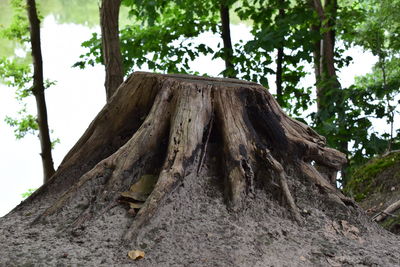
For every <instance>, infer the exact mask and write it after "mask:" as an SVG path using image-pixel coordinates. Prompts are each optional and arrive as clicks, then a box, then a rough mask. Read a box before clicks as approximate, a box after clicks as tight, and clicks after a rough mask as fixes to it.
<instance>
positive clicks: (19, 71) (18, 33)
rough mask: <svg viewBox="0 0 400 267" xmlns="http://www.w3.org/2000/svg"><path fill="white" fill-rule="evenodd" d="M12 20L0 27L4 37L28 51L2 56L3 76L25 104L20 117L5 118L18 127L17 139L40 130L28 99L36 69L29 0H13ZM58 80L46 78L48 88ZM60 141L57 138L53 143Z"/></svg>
mask: <svg viewBox="0 0 400 267" xmlns="http://www.w3.org/2000/svg"><path fill="white" fill-rule="evenodd" d="M11 5H12V9H13V13H14V14H13V17H12V22H11V23H10V25H9V26H8V27H2V28H0V38H1V39H8V40H13V41H15V42H17V43H18V44H19V45H20V48H22V50H23V51H24V54H25V55H24V56H23V57H16V56H13V57H9V58H7V57H2V58H0V79H1V82H2V83H4V84H5V85H7V86H8V87H11V88H14V89H15V98H16V99H17V101H18V102H19V104H20V105H21V109H20V110H19V111H18V115H17V117H16V118H12V117H10V116H6V118H5V122H6V123H7V124H8V125H10V126H11V127H13V128H14V134H15V137H16V138H17V139H21V138H23V137H24V136H26V135H27V134H37V132H38V130H39V126H38V122H37V117H36V116H35V115H31V114H29V112H28V111H27V105H26V103H25V100H26V99H27V98H29V97H32V83H33V69H32V62H31V60H32V59H31V57H30V56H29V55H28V53H29V43H30V37H29V22H28V18H27V12H26V3H25V1H23V0H12V1H11ZM54 84H55V81H50V80H46V81H45V84H44V86H45V88H46V89H47V88H48V87H50V86H52V85H54ZM56 143H59V140H58V139H56V140H54V141H53V142H52V144H54V145H55V144H56Z"/></svg>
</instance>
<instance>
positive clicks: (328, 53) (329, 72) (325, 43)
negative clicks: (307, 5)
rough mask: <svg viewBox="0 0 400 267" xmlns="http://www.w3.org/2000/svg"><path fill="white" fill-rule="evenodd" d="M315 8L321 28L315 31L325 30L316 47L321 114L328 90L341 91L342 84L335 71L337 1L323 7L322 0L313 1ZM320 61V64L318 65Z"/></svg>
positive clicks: (318, 100)
mask: <svg viewBox="0 0 400 267" xmlns="http://www.w3.org/2000/svg"><path fill="white" fill-rule="evenodd" d="M313 6H314V9H315V11H316V12H317V14H318V16H319V18H320V22H319V25H320V26H314V27H313V30H321V28H322V29H323V30H324V33H323V37H322V40H321V41H320V42H319V44H316V45H315V51H314V62H315V67H316V69H315V73H316V79H317V108H318V112H321V111H322V110H323V109H324V108H325V107H326V104H327V103H325V102H326V101H328V100H327V99H325V96H326V90H327V89H329V88H336V89H340V83H339V81H338V79H337V75H336V70H335V60H334V59H335V58H334V51H335V30H334V28H333V27H334V25H335V22H336V12H337V11H336V10H337V2H336V0H326V1H325V6H322V3H321V0H313ZM318 61H319V64H318Z"/></svg>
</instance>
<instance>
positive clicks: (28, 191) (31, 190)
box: [21, 188, 37, 199]
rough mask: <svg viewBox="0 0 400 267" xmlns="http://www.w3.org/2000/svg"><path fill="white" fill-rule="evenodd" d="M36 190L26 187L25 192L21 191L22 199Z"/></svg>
mask: <svg viewBox="0 0 400 267" xmlns="http://www.w3.org/2000/svg"><path fill="white" fill-rule="evenodd" d="M36 190H37V188H30V189H28V190H27V191H26V192H25V193H22V194H21V196H22V198H23V199H25V198H27V197H29V196H30V195H32V194H33V192H35V191H36Z"/></svg>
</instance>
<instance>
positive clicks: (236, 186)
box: [214, 88, 255, 210]
mask: <svg viewBox="0 0 400 267" xmlns="http://www.w3.org/2000/svg"><path fill="white" fill-rule="evenodd" d="M214 100H215V105H216V115H217V117H218V118H219V120H218V121H219V122H220V123H221V126H220V128H221V134H222V137H223V138H222V139H223V151H224V164H223V165H224V168H225V179H226V186H225V189H226V195H227V196H228V200H229V204H230V207H231V209H232V210H237V209H239V208H240V207H241V205H242V203H243V200H244V198H245V196H246V192H249V191H252V190H253V189H252V188H251V189H250V190H249V189H248V186H252V184H253V179H254V173H253V171H252V169H253V166H252V165H253V162H255V159H254V153H253V143H252V140H253V137H252V136H251V134H250V132H248V125H246V122H245V121H244V119H243V114H244V109H243V105H242V104H240V103H242V102H241V101H240V99H239V98H238V97H237V96H236V94H235V92H234V91H232V90H229V89H225V90H223V89H222V88H221V89H219V90H215V92H214ZM238 114H239V116H238ZM247 181H250V182H249V183H248V182H247Z"/></svg>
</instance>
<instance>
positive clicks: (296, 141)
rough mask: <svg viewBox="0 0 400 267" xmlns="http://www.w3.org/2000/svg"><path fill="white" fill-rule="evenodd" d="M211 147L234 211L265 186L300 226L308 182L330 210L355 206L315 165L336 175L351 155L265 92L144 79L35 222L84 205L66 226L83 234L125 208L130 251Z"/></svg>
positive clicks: (79, 156)
mask: <svg viewBox="0 0 400 267" xmlns="http://www.w3.org/2000/svg"><path fill="white" fill-rule="evenodd" d="M138 99H141V100H138ZM127 127H128V128H127ZM210 143H212V144H213V146H212V147H214V151H215V153H218V158H219V159H220V160H221V161H220V162H219V163H217V162H216V161H215V160H213V161H212V164H215V168H218V169H219V170H223V172H222V173H221V176H222V177H221V178H223V180H224V188H225V196H226V200H227V205H228V207H229V210H231V211H232V212H237V211H239V210H240V209H241V208H242V207H243V205H244V203H245V202H246V201H247V200H248V199H251V198H252V196H254V194H255V192H256V191H255V186H256V185H260V184H264V186H265V188H266V189H268V190H269V189H270V188H273V190H271V191H273V192H274V193H273V194H274V195H276V196H278V197H279V199H283V202H282V205H284V206H285V207H287V209H288V216H290V217H292V218H293V220H294V221H296V222H297V223H299V224H301V223H302V221H303V218H302V215H301V213H300V210H299V208H298V206H297V202H296V195H295V194H294V193H293V186H294V184H295V183H303V182H302V181H303V180H306V181H308V182H307V183H305V184H304V185H303V186H310V184H312V185H315V186H316V187H318V188H319V189H318V192H320V193H322V194H324V198H325V199H326V200H327V201H330V202H331V203H332V202H333V203H336V204H337V205H340V206H343V207H346V206H347V205H349V204H352V203H353V202H352V201H351V200H349V199H347V198H346V197H345V196H344V195H342V194H341V192H340V191H338V190H337V189H336V188H335V187H334V186H332V185H331V184H330V183H329V181H328V180H326V179H325V178H324V177H323V175H322V174H321V173H320V172H319V171H318V170H317V169H316V168H315V167H314V163H313V162H316V163H318V164H319V165H322V166H325V167H326V168H327V169H330V170H332V171H337V170H340V168H341V166H342V165H343V164H344V163H345V162H346V159H345V156H344V155H343V154H342V153H340V152H338V151H336V150H334V149H330V148H328V147H326V144H325V138H323V137H322V136H319V135H318V134H317V133H316V132H314V131H313V130H312V129H311V128H310V127H308V126H306V125H304V124H303V123H301V122H298V121H295V120H293V119H291V118H290V117H288V116H287V115H286V114H285V113H284V112H283V110H282V109H281V108H280V107H279V105H278V104H277V102H276V101H275V100H274V99H273V97H272V96H271V94H270V93H269V92H268V91H267V90H266V89H265V88H264V87H262V86H260V85H258V84H256V83H251V82H245V81H240V80H236V79H218V78H206V77H196V76H189V75H160V74H150V73H141V72H139V73H134V74H133V75H132V76H131V77H130V78H128V80H127V81H126V82H125V83H123V84H122V85H121V87H120V89H119V90H118V91H117V93H116V94H115V96H114V97H113V98H112V99H111V101H110V102H109V103H108V104H107V105H106V106H105V107H104V109H103V110H102V111H101V112H100V113H99V115H98V116H97V117H96V119H95V120H94V121H93V122H92V124H91V125H90V126H89V128H88V130H87V131H86V132H85V134H84V135H83V136H82V137H81V139H80V140H79V141H78V143H77V144H76V145H75V146H74V148H73V149H72V150H71V151H70V152H69V153H68V155H67V156H66V157H65V159H64V160H63V163H62V164H61V166H60V168H59V169H58V170H57V173H56V178H55V179H52V180H51V183H49V184H48V185H45V186H44V187H42V188H40V189H39V190H37V191H36V192H35V193H34V194H33V195H32V196H31V197H30V198H29V200H28V201H35V199H38V198H43V197H46V198H50V199H51V198H53V199H55V201H54V202H53V203H52V204H51V205H50V206H48V207H46V209H45V210H44V212H43V213H42V214H41V215H40V216H38V217H37V219H36V220H35V222H40V221H43V220H47V219H49V218H51V217H52V216H54V215H56V214H57V213H58V212H60V210H62V209H63V208H64V207H66V206H69V205H75V204H76V202H74V203H75V204H72V202H73V201H75V200H79V199H81V200H82V201H84V202H85V203H86V204H85V207H86V208H85V209H84V210H83V211H82V212H79V213H78V214H76V218H71V219H72V220H70V221H72V223H71V224H70V225H69V226H67V227H71V228H76V227H80V225H81V224H86V223H88V222H90V221H91V220H93V219H95V218H96V217H97V216H100V215H101V214H104V212H105V211H106V210H107V209H109V207H111V206H113V205H116V203H120V204H118V205H127V209H128V212H129V210H133V211H132V213H135V214H136V216H135V218H134V219H133V220H132V224H131V225H130V227H129V228H128V230H127V231H126V232H125V234H124V240H125V241H126V242H130V240H132V239H135V238H136V235H137V233H138V231H140V229H141V228H142V227H143V226H144V225H146V223H147V222H148V221H149V220H151V218H152V217H153V216H154V215H155V214H156V213H157V211H158V210H159V209H160V208H161V207H162V206H163V205H164V203H165V201H166V199H167V198H168V196H169V195H170V194H171V192H173V191H175V189H176V188H177V187H178V186H179V185H181V184H182V183H183V182H184V180H185V177H187V176H188V175H189V174H190V173H192V172H194V171H196V170H197V172H199V170H201V169H202V162H203V159H204V157H205V155H206V151H207V147H208V146H210ZM105 147H108V150H107V151H106V152H104V151H103V150H104V148H105ZM102 151H103V152H102ZM217 165H218V166H217ZM71 170H72V171H71ZM143 174H146V175H143ZM151 177H153V178H154V177H155V178H156V179H153V178H151ZM199 179H200V178H199ZM144 184H147V185H146V186H145V187H146V188H145V187H143V186H144ZM276 187H277V188H278V189H279V190H278V193H277V190H276ZM149 188H151V190H149ZM71 201H72V202H71Z"/></svg>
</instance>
